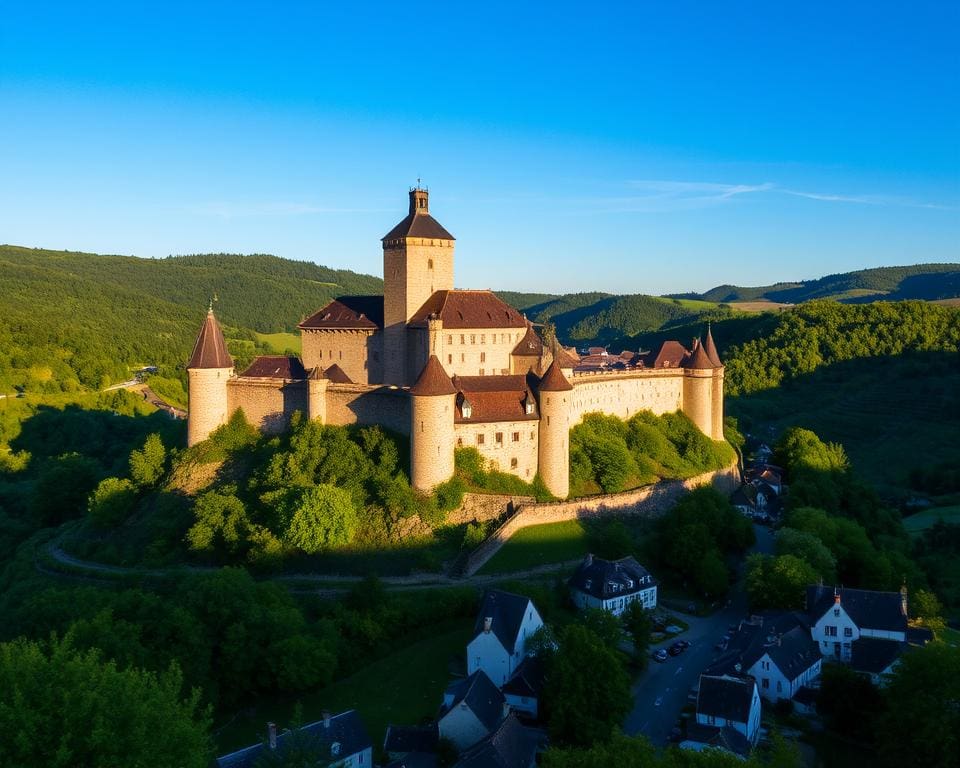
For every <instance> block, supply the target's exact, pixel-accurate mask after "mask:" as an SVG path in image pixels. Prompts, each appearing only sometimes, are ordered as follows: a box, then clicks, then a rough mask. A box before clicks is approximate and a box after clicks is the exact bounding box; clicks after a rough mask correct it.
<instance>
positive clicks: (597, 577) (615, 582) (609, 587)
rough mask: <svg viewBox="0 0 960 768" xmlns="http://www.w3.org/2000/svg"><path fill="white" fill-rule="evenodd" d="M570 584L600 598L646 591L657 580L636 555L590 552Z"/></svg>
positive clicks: (573, 587) (568, 582)
mask: <svg viewBox="0 0 960 768" xmlns="http://www.w3.org/2000/svg"><path fill="white" fill-rule="evenodd" d="M631 582H632V584H631ZM567 584H568V585H569V586H570V587H571V588H572V589H576V590H578V591H580V592H584V593H586V594H588V595H591V596H592V597H595V598H597V599H598V600H606V599H609V598H611V597H622V596H623V595H632V594H635V593H636V592H642V591H643V590H645V589H650V587H654V586H656V584H657V581H656V579H654V578H653V577H652V576H651V575H650V573H649V571H647V569H646V568H644V567H643V566H642V565H640V563H638V562H637V561H636V560H635V559H634V558H632V557H622V558H620V559H619V560H603V559H602V558H599V557H594V556H593V555H587V556H586V557H585V558H584V560H583V562H582V563H580V565H579V566H577V570H576V571H574V573H573V576H571V577H570V579H569V580H568V581H567Z"/></svg>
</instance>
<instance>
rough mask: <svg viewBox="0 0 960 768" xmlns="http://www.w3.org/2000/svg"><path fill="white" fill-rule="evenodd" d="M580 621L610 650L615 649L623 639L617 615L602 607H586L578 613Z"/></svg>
mask: <svg viewBox="0 0 960 768" xmlns="http://www.w3.org/2000/svg"><path fill="white" fill-rule="evenodd" d="M580 621H581V622H582V623H583V626H585V627H586V628H587V629H589V630H590V631H591V632H593V634H595V635H596V636H597V637H599V638H600V639H601V640H602V641H603V644H604V645H605V646H607V648H609V649H610V650H613V651H615V650H617V648H618V647H619V646H620V641H621V640H622V639H623V628H622V627H621V626H620V622H619V621H618V620H617V617H616V616H614V615H613V614H612V613H611V612H610V611H605V610H604V609H603V608H588V609H587V610H585V611H584V612H583V613H582V614H581V615H580Z"/></svg>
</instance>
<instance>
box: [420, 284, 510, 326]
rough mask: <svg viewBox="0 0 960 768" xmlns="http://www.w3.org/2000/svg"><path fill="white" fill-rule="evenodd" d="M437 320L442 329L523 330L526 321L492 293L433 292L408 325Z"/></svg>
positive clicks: (424, 323)
mask: <svg viewBox="0 0 960 768" xmlns="http://www.w3.org/2000/svg"><path fill="white" fill-rule="evenodd" d="M431 316H433V317H439V318H440V319H441V320H442V321H443V327H444V328H525V327H526V326H527V321H526V319H525V318H524V317H523V315H521V314H520V313H519V312H517V310H515V309H514V308H513V307H511V306H510V305H509V304H507V303H505V302H504V301H502V300H501V299H499V298H498V297H497V296H495V295H494V294H493V292H492V291H436V292H435V293H434V294H433V295H432V296H431V297H430V298H429V299H427V301H426V302H425V303H424V305H423V306H422V307H420V309H419V310H417V312H416V313H415V314H414V315H413V317H412V318H410V323H409V324H410V325H426V322H427V319H428V318H430V317H431Z"/></svg>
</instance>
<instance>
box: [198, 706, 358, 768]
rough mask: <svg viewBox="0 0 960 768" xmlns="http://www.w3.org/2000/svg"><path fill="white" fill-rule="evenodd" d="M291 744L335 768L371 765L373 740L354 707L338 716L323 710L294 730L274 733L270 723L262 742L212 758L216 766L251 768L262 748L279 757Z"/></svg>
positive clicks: (262, 754)
mask: <svg viewBox="0 0 960 768" xmlns="http://www.w3.org/2000/svg"><path fill="white" fill-rule="evenodd" d="M294 746H297V747H306V748H308V749H311V750H314V751H315V752H316V753H317V754H318V755H321V756H322V757H323V758H324V759H329V760H330V761H331V762H332V763H334V764H335V765H337V766H338V768H372V766H373V742H372V741H371V740H370V737H369V736H368V735H367V729H366V726H364V724H363V720H361V718H360V715H359V713H358V712H357V711H356V710H354V709H351V710H348V711H346V712H341V713H340V714H339V715H331V714H330V713H329V712H324V713H323V719H322V720H318V721H317V722H315V723H310V724H309V725H304V726H302V727H300V728H298V729H297V730H296V732H294V731H290V730H284V731H283V732H281V733H278V732H277V727H276V725H274V724H273V723H268V724H267V738H266V743H262V742H261V743H258V744H254V745H252V746H249V747H245V748H244V749H239V750H237V751H236V752H231V753H230V754H228V755H224V756H223V757H218V758H217V760H216V765H217V768H252V767H253V766H254V765H257V764H258V762H259V761H260V760H261V758H263V756H264V752H265V751H270V752H276V753H277V755H278V756H282V755H283V754H284V752H285V751H286V750H287V749H290V748H292V747H294Z"/></svg>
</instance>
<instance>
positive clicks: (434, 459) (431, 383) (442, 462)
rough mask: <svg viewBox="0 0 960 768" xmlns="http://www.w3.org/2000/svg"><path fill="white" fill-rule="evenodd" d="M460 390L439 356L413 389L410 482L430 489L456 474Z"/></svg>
mask: <svg viewBox="0 0 960 768" xmlns="http://www.w3.org/2000/svg"><path fill="white" fill-rule="evenodd" d="M456 394H457V390H456V389H455V388H454V386H453V382H452V381H450V377H449V376H447V373H446V371H444V370H443V366H442V365H440V361H439V360H438V359H437V356H436V355H430V359H429V360H427V364H426V365H425V366H424V368H423V371H422V372H421V373H420V376H419V378H418V379H417V381H416V383H415V384H414V385H413V386H412V387H411V388H410V483H411V485H412V486H413V487H414V488H416V489H417V490H418V491H429V490H431V489H433V488H435V487H436V486H437V485H439V484H440V483H443V482H446V481H447V480H449V479H450V478H451V477H453V469H454V466H453V452H454V445H455V442H456V438H455V435H454V427H453V413H454V406H455V399H456Z"/></svg>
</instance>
